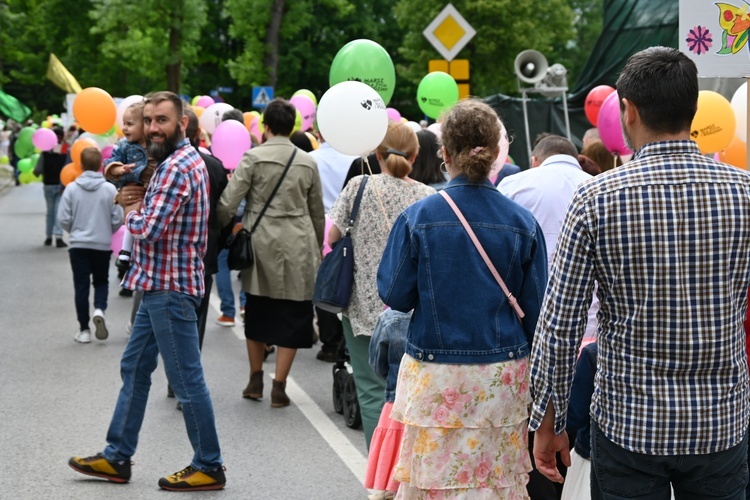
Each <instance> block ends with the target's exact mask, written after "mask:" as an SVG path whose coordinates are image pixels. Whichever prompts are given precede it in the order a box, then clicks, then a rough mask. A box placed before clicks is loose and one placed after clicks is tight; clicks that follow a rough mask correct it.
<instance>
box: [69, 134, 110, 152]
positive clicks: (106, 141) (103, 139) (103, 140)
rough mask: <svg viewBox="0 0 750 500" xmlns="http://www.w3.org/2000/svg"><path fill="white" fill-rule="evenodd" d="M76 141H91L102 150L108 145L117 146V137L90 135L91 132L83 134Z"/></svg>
mask: <svg viewBox="0 0 750 500" xmlns="http://www.w3.org/2000/svg"><path fill="white" fill-rule="evenodd" d="M78 139H91V140H92V141H94V142H95V143H96V145H97V146H99V149H102V148H104V147H105V146H108V145H110V144H117V136H116V135H114V134H112V135H111V136H105V135H99V134H92V133H91V132H84V133H82V134H81V135H79V136H78Z"/></svg>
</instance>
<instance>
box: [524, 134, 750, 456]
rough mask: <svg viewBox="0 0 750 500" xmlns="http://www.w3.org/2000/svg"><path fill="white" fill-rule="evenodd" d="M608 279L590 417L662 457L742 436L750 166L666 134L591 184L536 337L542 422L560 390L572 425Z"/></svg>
mask: <svg viewBox="0 0 750 500" xmlns="http://www.w3.org/2000/svg"><path fill="white" fill-rule="evenodd" d="M595 280H596V281H597V282H598V284H599V288H598V292H597V296H598V298H599V300H600V302H601V309H600V311H599V314H598V317H597V318H598V322H599V327H598V328H599V331H598V339H599V361H598V368H597V373H596V384H595V385H596V388H595V392H594V396H593V398H592V405H591V415H592V417H593V418H594V420H595V421H596V422H597V424H598V425H599V427H600V428H601V429H602V431H603V432H604V434H605V435H606V436H607V437H608V438H609V439H611V440H612V441H613V442H615V443H616V444H618V445H619V446H621V447H623V448H625V449H627V450H630V451H633V452H636V453H645V454H653V455H681V454H706V453H714V452H717V451H722V450H725V449H728V448H730V447H732V446H735V445H736V444H738V443H739V442H740V441H741V439H742V438H743V436H744V434H745V432H746V430H747V422H748V417H749V416H750V415H748V396H749V393H748V367H747V356H746V354H745V334H744V330H743V319H744V317H745V313H746V311H747V290H748V284H749V281H750V175H749V174H748V173H747V172H745V171H741V170H739V169H736V168H734V167H730V166H727V165H722V164H720V163H717V162H714V161H713V160H710V159H708V158H706V157H704V156H702V155H701V154H700V151H699V150H698V148H697V147H696V145H695V144H694V143H693V142H691V141H666V142H658V143H652V144H649V145H646V146H644V147H643V148H642V149H641V150H640V151H639V152H638V154H637V155H636V157H635V158H634V159H633V161H632V162H630V163H628V164H626V165H625V166H624V167H622V168H619V169H616V170H613V171H610V172H607V173H606V174H603V175H600V176H597V177H595V178H594V179H592V180H590V181H588V182H587V183H585V184H584V185H582V186H581V187H580V188H579V190H578V192H577V193H576V195H575V196H574V198H573V200H572V202H571V205H570V207H569V209H568V212H567V215H566V218H565V222H564V224H563V229H562V232H561V235H560V238H559V240H558V247H557V253H556V255H555V258H554V260H553V264H552V271H551V274H550V281H549V284H548V288H547V292H546V295H545V299H544V304H543V307H542V315H541V317H540V319H539V322H538V323H537V328H536V333H535V339H534V344H533V346H532V353H531V363H532V369H531V377H532V389H533V394H534V404H533V407H532V414H531V420H530V428H531V429H532V430H536V429H537V428H538V427H539V425H540V423H541V420H542V418H543V416H544V413H545V410H546V408H547V404H548V402H549V401H552V402H553V404H554V407H555V432H557V433H561V432H562V431H563V429H564V426H565V419H566V414H567V405H568V399H569V397H570V387H571V383H572V379H573V374H574V366H575V358H576V353H577V352H578V348H579V346H580V343H581V339H582V337H583V334H584V329H585V325H586V311H587V309H588V306H589V303H590V298H591V293H592V290H593V286H594V281H595Z"/></svg>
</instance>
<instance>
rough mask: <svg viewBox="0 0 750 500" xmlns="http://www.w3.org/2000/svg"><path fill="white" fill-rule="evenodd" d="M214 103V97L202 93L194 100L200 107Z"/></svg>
mask: <svg viewBox="0 0 750 500" xmlns="http://www.w3.org/2000/svg"><path fill="white" fill-rule="evenodd" d="M212 104H214V98H213V97H211V96H210V95H203V96H201V97H200V99H198V100H197V101H196V102H195V105H196V106H200V107H201V108H204V109H205V108H207V107H209V106H210V105H212Z"/></svg>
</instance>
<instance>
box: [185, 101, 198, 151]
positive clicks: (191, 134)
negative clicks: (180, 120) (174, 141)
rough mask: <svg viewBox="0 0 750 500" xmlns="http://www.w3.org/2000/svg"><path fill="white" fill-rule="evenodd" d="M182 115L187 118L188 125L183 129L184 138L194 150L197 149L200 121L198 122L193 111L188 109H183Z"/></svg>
mask: <svg viewBox="0 0 750 500" xmlns="http://www.w3.org/2000/svg"><path fill="white" fill-rule="evenodd" d="M184 113H185V116H187V118H188V124H187V127H186V128H185V137H186V138H187V140H188V141H190V144H192V146H193V147H194V148H195V149H198V146H199V145H200V139H199V138H198V131H199V130H200V128H201V125H200V121H199V120H198V115H196V114H195V111H193V110H192V109H190V108H185V111H184Z"/></svg>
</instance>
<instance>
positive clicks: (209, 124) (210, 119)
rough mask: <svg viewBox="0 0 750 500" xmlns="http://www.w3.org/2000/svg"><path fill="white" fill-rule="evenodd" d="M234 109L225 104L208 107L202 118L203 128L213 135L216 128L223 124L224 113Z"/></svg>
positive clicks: (220, 103)
mask: <svg viewBox="0 0 750 500" xmlns="http://www.w3.org/2000/svg"><path fill="white" fill-rule="evenodd" d="M230 109H234V108H233V107H232V106H231V105H229V104H227V103H225V102H217V103H215V104H212V105H210V106H209V107H207V108H206V109H205V110H204V111H203V114H202V115H201V118H200V124H201V127H203V130H205V131H206V132H208V133H209V134H213V133H214V130H216V126H217V125H218V124H219V123H221V117H222V116H224V113H226V112H227V111H229V110H230Z"/></svg>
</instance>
